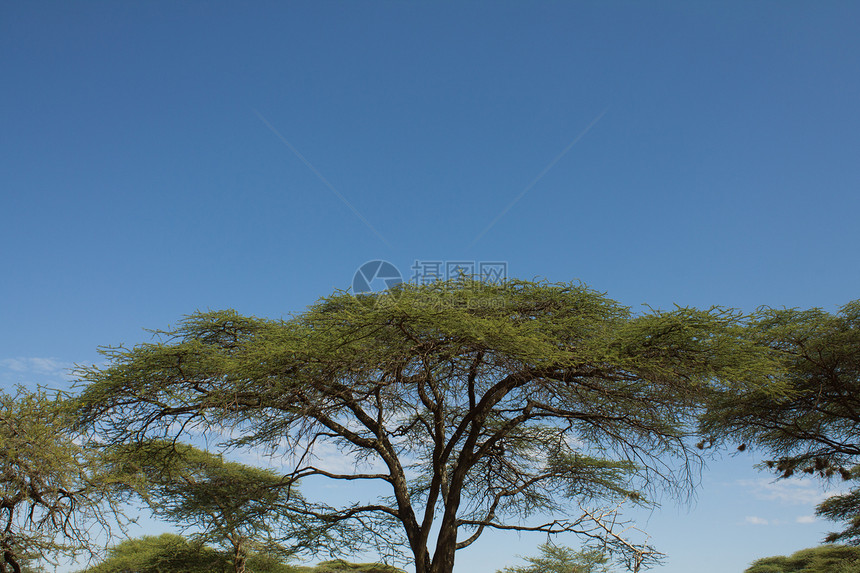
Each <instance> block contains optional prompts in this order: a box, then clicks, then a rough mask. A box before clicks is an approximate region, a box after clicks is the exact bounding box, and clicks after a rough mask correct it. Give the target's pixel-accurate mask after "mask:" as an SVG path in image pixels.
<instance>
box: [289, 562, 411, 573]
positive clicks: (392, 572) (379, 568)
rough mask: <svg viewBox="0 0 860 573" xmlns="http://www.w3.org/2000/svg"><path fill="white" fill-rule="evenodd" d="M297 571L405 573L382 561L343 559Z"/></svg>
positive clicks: (305, 572) (300, 568)
mask: <svg viewBox="0 0 860 573" xmlns="http://www.w3.org/2000/svg"><path fill="white" fill-rule="evenodd" d="M296 573H404V572H403V570H402V569H397V568H396V567H392V566H391V565H383V564H381V563H349V562H348V561H344V560H342V559H334V560H332V561H323V562H322V563H319V564H318V565H316V566H315V567H296Z"/></svg>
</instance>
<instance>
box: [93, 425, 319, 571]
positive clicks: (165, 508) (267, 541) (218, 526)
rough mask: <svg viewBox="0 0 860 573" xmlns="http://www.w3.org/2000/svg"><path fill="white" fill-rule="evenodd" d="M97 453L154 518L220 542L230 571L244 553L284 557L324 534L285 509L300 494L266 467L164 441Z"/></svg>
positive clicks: (298, 499)
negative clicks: (229, 564)
mask: <svg viewBox="0 0 860 573" xmlns="http://www.w3.org/2000/svg"><path fill="white" fill-rule="evenodd" d="M103 457H104V460H105V464H106V469H107V471H110V472H111V476H112V478H113V481H114V482H117V483H120V484H123V485H122V487H123V488H125V489H126V490H127V491H131V492H133V493H134V494H136V495H137V496H139V497H140V498H142V499H143V500H144V501H145V502H146V504H147V505H148V506H149V507H150V509H151V510H152V511H153V513H154V514H155V515H156V516H158V517H160V518H163V519H165V520H167V521H169V522H173V523H176V524H179V525H180V526H183V527H185V528H192V531H193V532H194V537H195V539H196V540H197V541H199V542H202V543H214V544H216V545H219V546H222V547H225V548H228V549H229V551H230V553H231V555H232V563H233V569H234V571H236V572H237V573H241V572H242V571H243V570H244V566H245V561H246V559H247V556H248V555H249V553H250V552H266V553H269V554H273V553H277V554H279V555H281V556H283V557H286V556H289V555H290V554H291V553H292V550H294V549H295V548H302V547H306V546H307V545H311V544H317V543H319V540H318V539H316V537H318V536H321V535H323V534H324V532H323V531H320V530H318V529H314V528H313V527H311V526H310V524H308V523H307V520H303V519H302V516H301V515H298V514H296V513H295V512H294V511H291V509H290V508H291V504H292V505H296V504H301V502H302V498H301V496H300V495H299V494H298V491H297V488H296V487H295V486H294V485H293V483H292V482H286V483H285V482H284V479H283V478H282V476H280V475H278V474H276V473H275V472H273V471H271V470H265V469H260V468H256V467H252V466H247V465H245V464H240V463H236V462H228V461H225V460H224V459H223V458H222V457H221V456H220V455H216V454H212V453H210V452H207V451H204V450H200V449H198V448H195V447H193V446H190V445H187V444H181V443H174V442H169V441H164V440H153V441H148V442H142V443H136V444H122V445H115V446H113V447H110V448H108V449H107V450H106V451H105V452H104V454H103Z"/></svg>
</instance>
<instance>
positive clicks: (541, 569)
mask: <svg viewBox="0 0 860 573" xmlns="http://www.w3.org/2000/svg"><path fill="white" fill-rule="evenodd" d="M538 550H539V551H540V557H525V558H524V559H525V560H526V562H528V565H520V566H518V567H505V568H504V569H500V570H499V571H498V572H497V573H610V567H609V565H608V563H609V558H608V557H607V556H606V555H605V554H604V553H603V551H601V550H600V549H595V548H590V549H589V548H585V549H580V550H576V549H573V548H570V547H564V546H560V545H554V544H552V543H543V544H541V545H539V546H538Z"/></svg>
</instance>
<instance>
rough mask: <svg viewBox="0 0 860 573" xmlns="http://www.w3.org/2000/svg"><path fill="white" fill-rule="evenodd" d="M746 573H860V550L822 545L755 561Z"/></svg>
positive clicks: (842, 546)
mask: <svg viewBox="0 0 860 573" xmlns="http://www.w3.org/2000/svg"><path fill="white" fill-rule="evenodd" d="M744 573H860V548H857V547H848V546H845V545H822V546H820V547H812V548H810V549H802V550H800V551H797V552H795V553H792V554H791V555H790V556H788V557H785V556H782V555H779V556H776V557H765V558H764V559H759V560H757V561H754V562H753V564H752V565H750V566H749V568H747V569H746V570H745V571H744Z"/></svg>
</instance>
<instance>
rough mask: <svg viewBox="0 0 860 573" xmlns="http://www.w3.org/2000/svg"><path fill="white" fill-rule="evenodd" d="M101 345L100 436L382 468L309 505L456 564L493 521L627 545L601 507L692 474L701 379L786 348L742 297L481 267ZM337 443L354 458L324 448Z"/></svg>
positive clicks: (418, 562) (416, 555)
mask: <svg viewBox="0 0 860 573" xmlns="http://www.w3.org/2000/svg"><path fill="white" fill-rule="evenodd" d="M105 353H106V354H107V356H108V358H109V360H110V364H109V366H107V367H105V368H89V369H84V370H82V371H81V373H80V375H81V380H82V381H83V382H84V383H86V384H88V386H87V387H86V388H85V389H84V391H83V393H82V395H81V396H80V401H79V412H80V413H81V423H82V424H85V425H88V426H91V427H93V428H95V429H96V430H98V432H99V434H100V435H101V439H103V440H106V441H108V442H112V443H125V442H128V441H137V440H141V439H144V438H148V437H151V436H156V435H157V436H175V435H177V434H181V433H182V429H183V428H184V429H186V430H187V429H189V428H194V431H198V432H205V431H213V432H223V429H224V428H225V427H233V428H240V429H241V432H240V433H241V437H240V438H237V439H234V440H232V442H230V443H231V444H232V445H241V446H249V445H252V446H261V447H264V448H269V450H270V451H280V452H282V453H283V456H284V459H283V461H284V463H290V464H291V467H293V471H292V472H291V479H301V478H308V477H311V476H322V477H325V478H329V479H333V480H364V481H368V482H374V483H377V484H379V485H381V486H382V487H383V489H384V490H385V491H386V492H387V494H386V495H383V496H382V497H380V498H379V499H375V500H367V501H365V502H360V503H356V504H354V505H351V506H348V507H317V508H316V509H313V510H310V509H308V510H306V512H307V513H308V514H310V515H313V516H314V517H317V518H319V519H322V520H325V521H327V522H349V521H354V520H358V521H360V522H361V523H362V524H363V525H365V526H369V527H378V526H380V525H390V524H391V523H394V524H396V525H397V526H398V527H399V529H400V531H401V532H402V535H403V537H404V539H403V542H404V543H405V545H406V546H407V547H408V548H409V550H410V551H411V553H412V556H413V559H414V565H415V569H416V573H450V572H451V571H452V570H453V566H454V557H455V552H456V551H457V550H458V549H462V548H464V547H468V546H469V545H471V544H472V543H474V542H475V541H476V540H477V539H478V538H479V537H480V535H481V534H482V533H483V532H484V531H486V530H487V529H489V528H492V529H499V530H512V531H535V532H542V533H546V534H555V533H561V532H576V533H579V534H581V535H584V536H586V537H588V536H591V537H594V538H599V539H603V540H605V542H606V543H607V544H608V548H609V549H625V548H627V547H629V544H628V545H625V544H621V543H615V541H616V538H615V537H613V536H611V535H606V532H607V531H612V530H613V529H612V525H611V522H612V519H605V520H604V519H598V522H595V516H602V515H605V514H603V513H600V512H598V511H595V506H598V505H599V504H601V503H602V502H605V501H608V500H611V501H612V502H613V503H617V502H618V501H619V500H624V499H627V500H632V501H634V502H639V503H645V501H644V500H645V494H646V493H647V492H648V489H649V488H650V487H656V486H657V484H660V485H666V486H669V487H676V488H677V487H683V486H684V484H686V483H687V481H686V480H687V479H688V478H689V475H688V474H686V473H685V469H689V466H688V465H687V464H688V462H689V461H690V459H691V456H693V455H694V454H693V453H692V452H691V451H690V449H689V448H688V443H689V442H688V440H687V438H688V436H689V433H690V431H691V429H692V428H691V420H692V414H693V413H695V412H696V410H697V408H698V407H699V405H700V397H701V394H702V391H703V389H705V388H707V387H708V386H710V385H712V384H721V385H734V384H741V383H761V384H765V383H767V377H768V375H769V373H770V372H771V370H772V367H773V364H772V361H771V360H770V359H769V357H768V356H766V355H763V354H762V352H761V351H760V349H759V348H758V347H757V346H756V345H755V344H752V343H751V342H749V341H748V340H746V339H745V337H744V330H743V328H742V326H741V325H740V317H739V316H738V315H736V314H734V313H731V312H728V311H723V310H720V309H711V310H707V311H699V310H695V309H686V308H678V309H676V310H674V311H672V312H658V311H651V312H648V313H645V314H641V315H634V314H633V313H631V311H630V310H629V309H628V308H626V307H624V306H621V305H619V304H618V303H616V302H614V301H612V300H610V299H608V298H606V297H605V296H603V295H602V294H600V293H597V292H594V291H592V290H590V289H588V288H587V287H584V286H581V285H551V284H543V283H532V282H525V281H511V282H508V283H505V284H502V285H497V284H485V283H480V282H472V281H468V280H465V279H461V280H459V281H451V282H437V283H433V284H430V285H421V286H414V285H401V286H400V287H399V288H397V289H395V290H393V291H389V292H386V293H384V294H383V295H381V296H372V295H370V296H352V295H349V294H343V293H340V294H335V295H333V296H331V297H328V298H326V299H323V300H321V301H320V302H319V303H317V304H316V305H314V306H313V307H311V308H310V309H309V310H308V311H307V312H305V313H303V314H301V315H298V316H295V317H293V318H291V319H288V320H263V319H257V318H251V317H243V316H240V315H238V314H236V313H235V312H232V311H226V312H210V313H198V314H195V315H192V316H190V317H188V318H186V319H185V320H184V321H183V322H181V323H180V325H179V326H178V327H177V328H176V329H173V330H170V331H166V332H162V333H160V339H157V340H155V341H154V342H151V343H147V344H142V345H140V346H137V347H134V348H131V349H126V348H109V349H106V350H105ZM323 442H328V443H332V444H334V445H335V446H337V447H339V448H340V449H341V450H342V451H343V452H344V454H345V455H347V456H350V457H352V458H353V459H355V460H356V461H357V465H356V466H355V469H354V471H351V472H343V471H336V470H333V469H331V468H326V467H319V465H318V464H317V465H315V463H316V462H315V459H314V455H313V454H314V447H315V446H316V445H318V444H320V443H323ZM228 445H229V444H228ZM676 462H679V463H676ZM678 468H680V471H676V469H678ZM580 507H582V508H583V509H585V511H581V509H580Z"/></svg>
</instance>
